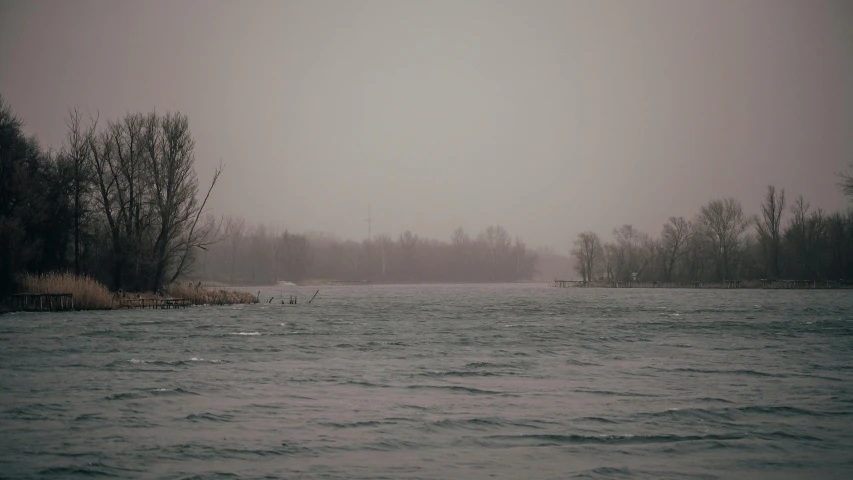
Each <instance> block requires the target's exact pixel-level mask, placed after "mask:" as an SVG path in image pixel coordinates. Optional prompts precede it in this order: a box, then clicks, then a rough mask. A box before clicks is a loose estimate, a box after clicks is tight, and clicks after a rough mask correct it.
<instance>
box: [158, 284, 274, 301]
mask: <svg viewBox="0 0 853 480" xmlns="http://www.w3.org/2000/svg"><path fill="white" fill-rule="evenodd" d="M169 296H170V297H176V298H186V299H188V300H190V301H191V302H192V304H193V305H232V304H237V303H258V297H256V296H255V295H254V294H253V293H250V292H239V291H235V290H223V289H212V288H206V287H203V286H201V285H195V286H191V287H188V286H186V285H181V284H178V283H175V284H172V285H171V286H170V287H169Z"/></svg>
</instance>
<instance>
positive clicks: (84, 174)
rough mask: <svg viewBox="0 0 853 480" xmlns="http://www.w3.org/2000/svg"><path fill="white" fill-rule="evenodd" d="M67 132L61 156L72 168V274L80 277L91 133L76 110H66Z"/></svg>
mask: <svg viewBox="0 0 853 480" xmlns="http://www.w3.org/2000/svg"><path fill="white" fill-rule="evenodd" d="M65 125H66V126H67V128H68V132H67V134H66V137H65V141H66V145H65V151H64V152H63V154H64V155H65V156H66V157H67V158H68V160H69V161H70V162H71V164H72V166H73V178H72V188H73V192H72V195H73V197H74V199H73V201H74V274H75V275H80V244H81V241H80V236H81V230H82V228H83V222H84V221H85V219H86V218H87V215H86V213H87V212H86V211H85V210H86V208H85V201H84V200H85V196H86V195H87V193H88V191H89V186H90V185H91V181H90V178H91V177H90V170H91V157H92V152H91V149H90V148H89V142H88V139H89V137H90V135H92V132H91V131H90V128H87V127H85V126H84V125H83V123H82V115H81V114H80V111H79V110H78V109H77V108H72V109H69V110H68V118H67V119H66V120H65Z"/></svg>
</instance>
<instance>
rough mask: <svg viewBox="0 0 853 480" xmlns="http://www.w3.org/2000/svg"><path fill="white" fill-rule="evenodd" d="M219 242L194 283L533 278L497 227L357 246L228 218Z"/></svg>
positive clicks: (531, 267) (527, 261)
mask: <svg viewBox="0 0 853 480" xmlns="http://www.w3.org/2000/svg"><path fill="white" fill-rule="evenodd" d="M223 230H224V237H223V238H224V240H223V241H222V242H220V243H217V244H215V245H211V246H210V248H208V249H207V251H205V252H204V253H202V254H201V257H200V266H199V268H198V269H196V272H195V276H197V277H198V278H200V279H205V280H217V281H222V282H227V283H247V284H259V283H270V282H275V281H278V280H288V281H294V282H298V281H302V280H305V279H323V280H343V281H354V280H355V281H373V282H511V281H519V280H528V279H530V278H532V277H533V275H534V274H535V272H536V260H537V257H536V253H535V252H533V251H531V250H529V249H528V248H527V246H526V245H525V244H524V242H523V241H522V240H521V239H520V238H518V237H516V238H515V239H513V238H512V236H510V234H509V232H508V231H507V230H506V229H505V228H503V227H501V226H499V225H498V226H490V227H488V228H486V229H485V230H484V231H483V232H481V233H480V234H479V235H477V236H476V237H474V238H472V237H471V236H470V235H469V234H468V233H467V232H465V230H464V229H463V228H462V227H459V228H457V229H456V230H454V231H453V233H452V235H451V237H450V241H449V242H442V241H437V240H432V239H427V238H422V237H419V236H418V235H417V234H414V233H412V232H411V231H409V230H406V231H405V232H403V233H401V234H399V235H398V236H397V237H391V236H390V235H386V234H382V235H377V236H375V237H373V238H372V239H370V240H364V241H361V242H356V241H353V240H343V239H340V238H338V237H335V236H333V235H330V234H323V233H308V234H298V233H291V232H289V231H287V230H285V231H283V232H276V231H274V230H273V229H272V228H270V227H266V226H264V225H256V226H254V227H249V226H247V225H246V222H245V220H243V219H242V218H234V217H228V218H226V219H225V222H224V227H223Z"/></svg>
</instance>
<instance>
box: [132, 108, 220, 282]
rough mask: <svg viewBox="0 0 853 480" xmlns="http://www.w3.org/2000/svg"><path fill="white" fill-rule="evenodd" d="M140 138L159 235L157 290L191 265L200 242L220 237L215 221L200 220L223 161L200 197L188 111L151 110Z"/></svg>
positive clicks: (202, 244) (153, 277)
mask: <svg viewBox="0 0 853 480" xmlns="http://www.w3.org/2000/svg"><path fill="white" fill-rule="evenodd" d="M140 143H141V144H142V145H143V148H144V153H145V154H144V155H143V160H144V164H143V166H144V168H145V169H146V170H147V172H148V178H149V179H150V184H149V188H150V193H149V197H150V198H151V200H152V203H153V209H152V210H153V212H152V213H153V218H154V219H155V220H156V221H155V222H152V223H154V231H153V238H154V239H155V240H154V245H153V247H152V253H153V263H154V265H153V267H154V268H153V273H152V275H151V288H152V290H154V291H157V290H159V289H160V288H161V286H162V285H163V283H164V281H166V282H168V283H171V282H174V281H175V280H176V279H177V278H178V277H179V276H180V275H182V274H183V273H184V272H185V271H186V270H187V269H188V268H189V266H190V264H191V262H192V258H193V257H192V255H193V253H194V250H195V249H196V248H204V247H205V246H206V245H208V244H209V243H210V242H213V241H215V240H216V239H215V238H214V237H215V235H213V233H214V231H215V230H216V226H215V224H210V223H204V224H202V225H199V223H198V222H199V219H200V218H201V214H202V213H203V212H204V208H205V205H206V203H207V200H208V198H209V197H210V192H211V191H212V190H213V187H214V185H216V180H217V179H218V178H219V175H220V174H221V173H222V167H221V166H220V167H219V168H218V169H217V170H216V171H215V172H214V175H213V180H212V181H211V183H210V187H209V188H208V190H207V194H206V195H205V197H204V199H202V200H201V201H199V199H198V178H197V177H196V173H195V167H194V165H195V154H194V149H195V141H193V139H192V136H191V134H190V130H189V120H188V119H187V116H186V115H181V114H179V113H167V114H166V116H165V117H158V116H157V115H156V114H154V113H152V114H150V115H148V116H147V117H146V118H145V119H144V121H143V128H142V138H141V141H140ZM137 216H138V213H137ZM167 273H168V276H167Z"/></svg>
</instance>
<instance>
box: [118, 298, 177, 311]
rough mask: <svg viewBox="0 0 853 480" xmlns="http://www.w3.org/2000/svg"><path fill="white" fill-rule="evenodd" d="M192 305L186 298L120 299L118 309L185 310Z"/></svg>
mask: <svg viewBox="0 0 853 480" xmlns="http://www.w3.org/2000/svg"><path fill="white" fill-rule="evenodd" d="M190 305H192V300H190V299H188V298H152V297H139V298H122V299H121V300H119V307H120V308H186V307H189V306H190Z"/></svg>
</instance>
